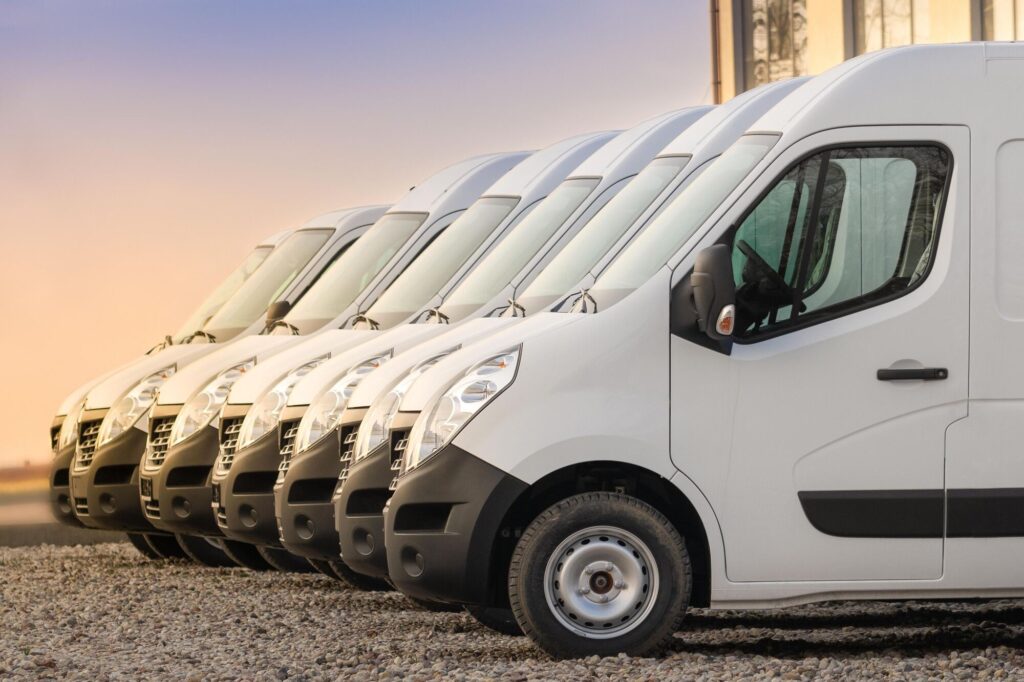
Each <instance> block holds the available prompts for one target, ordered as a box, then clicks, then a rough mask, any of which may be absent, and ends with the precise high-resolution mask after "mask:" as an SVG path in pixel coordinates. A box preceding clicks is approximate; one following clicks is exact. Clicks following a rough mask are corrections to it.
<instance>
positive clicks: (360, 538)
mask: <svg viewBox="0 0 1024 682" xmlns="http://www.w3.org/2000/svg"><path fill="white" fill-rule="evenodd" d="M352 540H353V544H354V545H355V547H356V551H357V552H359V553H360V554H362V555H363V556H370V555H371V554H373V547H374V545H375V544H376V543H375V542H374V541H373V535H371V534H370V532H369V531H368V530H366V529H365V528H358V529H356V532H355V533H353V534H352Z"/></svg>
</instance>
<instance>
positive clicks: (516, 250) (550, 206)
mask: <svg viewBox="0 0 1024 682" xmlns="http://www.w3.org/2000/svg"><path fill="white" fill-rule="evenodd" d="M600 182H601V179H600V178H574V179H571V180H566V181H564V182H562V184H560V185H559V186H558V187H556V188H555V190H554V191H553V192H551V194H549V195H548V196H547V198H546V199H544V200H543V201H542V202H540V204H538V205H537V208H535V209H533V211H531V212H530V214H529V215H528V216H526V217H525V218H523V220H522V222H520V223H519V224H518V225H516V227H515V228H514V229H513V230H512V232H511V233H510V234H509V235H508V236H507V237H505V238H504V239H502V240H501V242H500V243H499V244H498V245H497V246H495V247H494V249H492V250H491V252H490V253H489V254H487V255H486V256H485V257H484V258H482V259H480V262H479V263H478V264H477V265H476V267H474V268H473V271H472V272H471V273H469V275H467V276H466V279H464V280H462V283H461V284H459V286H457V287H456V288H455V289H454V290H453V291H452V293H451V295H450V296H449V297H448V299H447V300H446V301H445V302H444V307H445V308H449V307H455V306H472V307H474V308H477V307H479V306H482V305H483V304H485V303H487V302H488V301H489V300H491V298H493V297H494V296H495V294H497V293H498V292H500V291H501V290H502V289H504V288H505V287H506V286H507V285H508V283H509V282H511V281H512V278H513V277H515V276H516V273H518V272H519V271H520V270H522V269H523V267H524V266H525V265H526V264H527V263H529V262H530V259H531V258H533V257H534V256H535V255H536V253H537V251H538V249H540V248H541V247H542V246H544V244H546V243H547V241H548V240H549V239H550V238H551V236H552V235H553V234H555V232H557V231H558V228H560V227H561V226H562V224H563V223H564V222H565V221H566V220H567V219H568V218H569V216H571V215H572V214H573V213H574V212H575V211H576V209H577V208H579V207H580V205H581V204H582V203H583V202H584V201H585V200H586V198H587V197H588V196H590V193H591V192H593V191H594V188H595V187H597V185H598V183H600Z"/></svg>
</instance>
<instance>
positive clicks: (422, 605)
mask: <svg viewBox="0 0 1024 682" xmlns="http://www.w3.org/2000/svg"><path fill="white" fill-rule="evenodd" d="M405 598H406V599H408V600H409V601H411V602H412V603H413V604H415V605H416V608H418V609H422V610H423V611H430V612H431V613H458V612H459V611H461V610H462V607H461V606H459V605H458V604H446V603H444V602H441V601H431V600H430V599H420V598H419V597H410V596H409V595H405Z"/></svg>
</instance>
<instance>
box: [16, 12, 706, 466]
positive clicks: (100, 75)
mask: <svg viewBox="0 0 1024 682" xmlns="http://www.w3.org/2000/svg"><path fill="white" fill-rule="evenodd" d="M709 26H710V19H709V17H708V3H707V2H706V0H643V1H639V2H638V1H637V0H633V1H631V2H625V1H623V0H490V1H484V0H475V1H470V0H430V1H428V2H425V1H423V0H403V1H399V0H372V1H371V0H361V1H356V0H345V1H333V2H328V1H313V0H297V1H294V2H284V1H281V2H268V1H265V0H247V1H245V2H243V1H242V0H230V1H229V0H202V1H200V0H174V1H171V0H118V1H115V0H26V1H22V0H0V320H2V326H0V381H2V383H3V387H4V390H3V391H0V427H2V428H0V467H4V466H20V465H21V464H22V462H24V461H26V460H29V461H33V462H40V463H42V462H45V461H47V458H48V456H49V444H48V440H47V433H48V429H49V425H50V422H51V420H52V418H53V415H54V414H55V411H56V409H57V407H58V405H59V404H60V403H61V401H62V400H63V398H64V397H65V396H66V395H67V394H68V393H70V392H71V391H72V390H74V389H75V388H76V387H77V386H79V385H81V384H83V383H85V382H86V381H88V380H89V379H91V378H93V377H95V376H99V375H100V374H102V373H104V372H105V371H107V370H109V369H111V368H113V367H115V366H118V365H120V364H123V363H125V362H128V361H130V360H132V359H134V358H136V357H138V356H139V355H141V354H142V353H143V352H145V350H146V349H148V348H149V347H151V346H152V345H153V344H154V343H156V342H157V341H159V340H160V339H162V338H163V336H164V335H165V334H168V333H171V332H172V331H174V330H175V329H176V328H177V327H178V325H179V324H181V323H182V322H183V321H184V320H185V318H186V317H187V315H188V313H189V312H191V310H192V309H193V308H194V307H195V306H197V305H198V304H199V302H200V301H201V300H202V299H203V297H204V296H205V294H206V293H208V292H209V291H210V290H211V289H212V288H213V287H214V286H215V284H216V283H217V282H218V281H219V280H220V279H221V278H222V277H224V276H226V275H227V273H228V272H229V271H230V270H231V269H232V268H233V267H234V266H235V265H236V264H237V263H238V262H239V261H241V259H242V257H243V256H244V255H245V253H246V252H247V251H248V249H250V248H251V247H252V246H253V245H254V244H255V243H256V242H257V241H258V240H259V239H260V238H261V237H262V236H265V235H269V234H271V233H274V232H277V231H279V230H281V229H285V228H288V227H294V226H297V225H298V224H301V223H302V222H304V221H305V220H307V219H308V218H311V217H313V216H316V215H318V214H320V213H323V212H326V211H328V210H332V209H337V208H344V207H346V206H357V205H363V204H371V203H382V202H386V203H391V202H394V201H396V200H398V199H399V198H400V197H401V196H402V193H403V192H404V191H405V190H406V189H407V188H409V187H410V186H412V185H414V184H416V183H417V182H419V181H420V180H423V179H425V178H426V177H428V176H429V175H431V174H432V173H433V172H434V171H436V170H439V169H441V168H443V167H444V166H447V165H449V164H451V163H454V162H457V161H459V160H461V159H463V158H466V157H469V156H472V155H476V154H482V153H487V152H494V151H506V150H515V149H532V148H538V147H543V146H545V145H548V144H551V143H553V142H556V141H558V140H560V139H562V138H565V137H569V136H571V135H575V134H578V133H583V132H588V131H594V130H603V129H616V128H626V127H629V126H632V125H634V124H636V123H638V122H640V121H641V120H643V119H645V118H649V117H651V116H654V115H657V114H660V113H663V112H665V111H669V110H671V109H676V108H679V107H682V106H688V105H692V104H699V103H705V102H709V101H710V98H711V92H710V73H711V66H710V62H711V46H710V28H709Z"/></svg>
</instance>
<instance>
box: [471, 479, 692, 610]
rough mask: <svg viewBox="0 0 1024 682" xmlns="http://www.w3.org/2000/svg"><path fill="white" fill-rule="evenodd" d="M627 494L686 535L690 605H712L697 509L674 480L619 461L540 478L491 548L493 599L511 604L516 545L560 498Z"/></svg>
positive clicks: (510, 513) (516, 504) (508, 517)
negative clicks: (510, 574) (509, 587)
mask: <svg viewBox="0 0 1024 682" xmlns="http://www.w3.org/2000/svg"><path fill="white" fill-rule="evenodd" d="M598 491H607V492H623V493H625V494H627V495H632V496H633V497H636V498H638V499H640V500H643V501H644V502H646V503H647V504H649V505H651V506H652V507H654V508H655V509H657V510H658V511H659V512H661V513H662V514H664V515H665V516H666V517H667V518H668V519H669V520H670V521H671V522H672V524H673V525H674V526H675V527H676V530H678V531H679V534H680V535H682V536H683V540H684V542H685V543H686V549H687V551H688V552H689V553H690V560H691V562H692V565H693V592H692V595H691V598H690V604H691V605H692V606H696V607H703V606H708V605H709V604H710V601H711V547H710V544H709V542H708V535H707V530H706V529H705V527H704V523H703V522H702V520H701V517H700V514H699V513H698V512H697V509H696V507H695V506H694V504H693V503H692V502H691V501H690V499H689V498H688V497H687V495H686V494H685V493H684V492H683V491H681V490H680V489H679V488H678V487H677V486H676V485H674V484H673V483H672V482H671V481H670V480H669V479H667V478H665V477H664V476H661V475H659V474H657V473H655V472H653V471H651V470H649V469H645V468H643V467H640V466H637V465H635V464H630V463H627V462H617V461H596V462H582V463H577V464H572V465H569V466H566V467H563V468H561V469H558V470H556V471H553V472H551V473H549V474H547V475H545V476H544V477H543V478H540V479H538V480H537V481H535V482H534V483H533V484H532V485H530V487H529V488H527V489H526V490H525V491H524V492H523V493H522V494H521V495H520V496H519V497H518V498H516V500H515V501H514V502H513V503H512V505H511V506H510V507H509V509H508V510H507V511H506V513H505V516H504V518H503V519H502V522H501V525H500V526H499V529H498V537H497V538H496V541H495V542H494V544H493V546H492V556H491V561H490V563H489V566H490V572H491V575H490V576H489V583H490V585H491V587H492V593H493V600H494V602H495V603H496V604H507V600H508V594H507V590H506V589H504V588H505V586H506V584H507V582H508V567H509V562H510V560H511V557H512V551H513V550H514V549H515V545H516V542H518V539H519V536H520V535H521V534H522V532H523V530H524V529H525V528H526V527H527V526H528V525H529V524H530V523H531V522H532V521H533V520H534V519H535V518H537V516H538V515H540V514H541V512H543V511H544V510H545V509H547V508H548V507H550V506H551V505H553V504H555V503H556V502H558V501H559V500H563V499H565V498H567V497H570V496H572V495H575V494H578V493H584V492H598Z"/></svg>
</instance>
